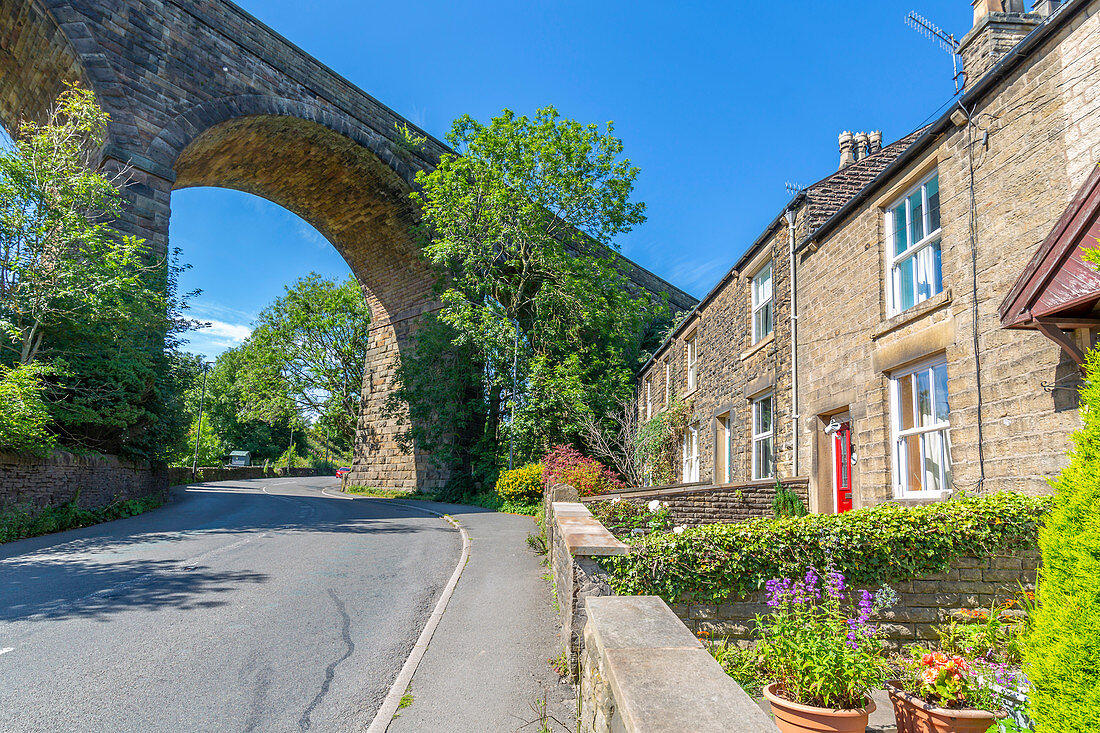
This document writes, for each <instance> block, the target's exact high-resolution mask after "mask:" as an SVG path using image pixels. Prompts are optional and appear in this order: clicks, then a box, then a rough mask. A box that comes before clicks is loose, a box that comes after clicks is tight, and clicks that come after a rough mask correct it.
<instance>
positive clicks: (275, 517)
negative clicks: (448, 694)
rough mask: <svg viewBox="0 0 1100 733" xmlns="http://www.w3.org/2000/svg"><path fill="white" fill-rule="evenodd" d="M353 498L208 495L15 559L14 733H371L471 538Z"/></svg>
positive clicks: (1, 612)
mask: <svg viewBox="0 0 1100 733" xmlns="http://www.w3.org/2000/svg"><path fill="white" fill-rule="evenodd" d="M337 486H338V484H337V482H336V480H335V479H332V478H299V479H258V480H254V481H229V482H222V483H219V484H205V485H202V486H195V487H192V488H189V489H187V490H186V491H184V490H182V489H177V490H175V494H174V496H173V501H172V502H171V503H170V504H168V505H167V506H165V507H163V508H161V509H158V510H156V511H154V512H149V513H147V514H143V515H141V516H138V517H131V518H129V519H124V520H120V521H117V522H111V523H109V524H103V525H99V526H96V527H88V528H85V529H80V530H73V531H70V532H64V533H60V534H55V535H48V536H45V537H37V538H33V539H28V540H22V541H19V542H14V543H10V544H7V545H0V731H31V730H33V731H108V730H109V731H180V730H193V731H305V730H323V731H328V730H361V729H362V728H363V727H365V725H366V724H368V723H369V722H370V720H371V718H372V717H373V714H374V712H375V711H376V710H377V709H378V706H379V705H380V704H381V702H382V699H383V698H384V697H385V694H386V692H387V690H388V688H389V685H390V683H391V681H392V680H393V678H394V677H395V676H396V674H397V672H398V670H399V669H400V668H401V665H402V664H403V663H404V661H405V658H406V657H407V656H408V654H409V651H410V649H411V648H412V646H413V643H414V642H415V641H416V638H417V636H418V635H419V633H420V630H421V629H422V628H423V626H424V624H425V622H426V620H427V617H428V616H429V615H430V613H431V611H432V608H433V607H434V604H435V601H436V599H437V597H438V596H439V593H440V592H441V590H442V588H443V586H444V585H445V584H446V581H447V579H448V577H449V576H450V574H451V573H452V572H453V570H454V565H455V563H456V562H457V560H458V557H459V552H460V549H461V539H460V537H459V534H458V533H457V532H456V531H455V530H454V529H453V528H452V527H451V526H450V525H448V524H447V523H446V522H444V521H443V520H442V519H439V518H438V517H432V516H428V515H426V514H424V513H422V512H418V511H415V510H413V509H408V508H405V507H401V506H397V505H394V504H392V503H386V502H376V501H349V500H348V499H347V498H345V497H340V496H339V495H338V494H330V493H328V492H331V491H332V490H333V489H336V488H337ZM326 488H327V489H328V492H326V491H325V489H326Z"/></svg>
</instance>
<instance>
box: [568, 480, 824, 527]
mask: <svg viewBox="0 0 1100 733" xmlns="http://www.w3.org/2000/svg"><path fill="white" fill-rule="evenodd" d="M783 485H784V486H786V487H787V488H789V489H790V490H791V491H793V492H794V493H796V494H798V495H799V496H800V497H801V498H802V502H803V503H804V504H806V506H809V493H808V492H809V488H808V482H807V481H806V479H795V480H791V481H784V482H783ZM615 497H618V498H620V499H621V500H623V501H630V502H633V503H636V504H644V503H645V502H648V501H651V500H653V499H658V500H660V501H663V502H666V503H667V504H668V511H669V515H670V516H671V518H672V521H673V523H675V524H682V525H684V526H688V527H692V526H695V525H698V524H716V523H719V522H742V521H744V520H746V519H752V518H753V517H770V516H772V500H773V499H774V498H775V481H770V480H769V481H753V482H750V483H745V484H730V485H724V486H709V485H706V486H703V485H699V484H683V485H677V486H663V487H658V488H653V489H635V490H628V491H617V492H614V493H611V494H601V495H600V496H593V497H585V498H584V499H582V501H583V502H584V503H585V504H591V503H594V502H597V501H610V500H611V499H613V498H615Z"/></svg>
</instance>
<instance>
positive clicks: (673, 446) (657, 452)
mask: <svg viewBox="0 0 1100 733" xmlns="http://www.w3.org/2000/svg"><path fill="white" fill-rule="evenodd" d="M693 409H694V405H693V403H692V402H691V401H690V400H689V401H687V402H681V401H680V399H679V398H678V397H673V398H672V400H671V401H670V402H669V404H668V406H667V407H665V409H663V410H661V411H660V412H658V413H657V414H656V415H654V416H653V417H652V418H650V419H649V420H647V421H645V422H644V423H642V425H641V427H639V428H638V453H639V457H640V458H641V463H642V465H643V466H645V467H646V470H647V471H648V474H649V478H650V482H651V483H652V484H653V485H654V486H666V485H668V484H672V483H676V475H677V472H676V464H677V457H678V456H679V451H680V438H681V436H682V435H683V432H684V430H686V429H687V424H688V420H689V419H690V418H691V414H692V411H693Z"/></svg>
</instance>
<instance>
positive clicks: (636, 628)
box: [546, 488, 777, 733]
mask: <svg viewBox="0 0 1100 733" xmlns="http://www.w3.org/2000/svg"><path fill="white" fill-rule="evenodd" d="M546 494H547V496H548V497H549V496H551V495H553V494H557V495H560V494H558V493H557V492H552V491H551V490H550V489H549V488H548V489H547V491H546ZM546 532H547V541H548V544H549V551H550V561H551V575H552V577H553V579H554V590H555V596H556V600H557V602H558V608H559V611H560V614H561V623H562V634H561V643H562V647H563V648H562V651H563V652H565V654H566V655H567V658H568V659H569V672H570V674H571V676H572V678H573V679H574V680H576V681H577V682H578V685H577V725H576V730H577V733H642V732H643V731H666V730H667V731H673V730H676V731H680V730H690V731H694V732H695V733H776V731H777V729H776V728H775V726H774V724H773V723H772V722H771V721H770V720H769V719H768V716H767V715H765V714H764V712H763V711H762V710H761V709H760V708H759V707H758V706H757V705H756V703H755V702H753V700H752V699H751V698H750V697H749V696H748V695H747V694H745V692H744V691H743V690H742V689H741V688H740V687H739V686H738V685H737V683H736V682H734V681H733V679H731V678H730V677H729V675H727V674H726V673H725V671H723V670H722V668H721V666H720V665H719V664H718V662H717V661H715V659H714V658H713V657H712V656H711V655H710V653H709V652H707V650H706V649H705V648H704V647H703V645H702V644H701V643H700V642H699V640H698V639H697V638H696V637H695V636H694V635H693V634H692V633H691V631H690V630H689V629H688V628H687V627H686V626H685V625H684V624H683V623H682V622H681V621H680V620H679V619H678V618H677V617H676V615H675V614H674V613H673V612H672V610H671V609H670V608H669V607H668V605H667V604H666V603H665V602H664V601H662V600H661V599H660V598H657V597H656V596H614V595H611V593H612V592H611V588H610V586H608V585H607V583H606V582H605V581H603V580H602V577H601V575H602V572H601V571H600V568H599V565H598V564H597V562H596V560H595V558H596V557H598V556H608V555H615V554H622V553H624V552H626V551H627V550H628V548H627V547H626V545H624V544H623V543H621V542H619V541H618V540H616V539H615V538H614V537H613V536H612V535H611V533H610V532H608V531H607V529H606V528H604V527H603V525H602V524H600V522H599V521H597V520H596V519H595V518H594V517H593V516H592V514H591V512H589V511H588V509H586V508H585V507H584V505H582V504H580V503H576V502H548V503H547V523H546Z"/></svg>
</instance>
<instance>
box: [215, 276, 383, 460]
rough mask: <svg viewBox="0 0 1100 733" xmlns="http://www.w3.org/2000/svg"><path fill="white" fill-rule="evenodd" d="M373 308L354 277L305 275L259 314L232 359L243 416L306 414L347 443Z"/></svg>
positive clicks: (283, 418) (277, 418) (285, 418)
mask: <svg viewBox="0 0 1100 733" xmlns="http://www.w3.org/2000/svg"><path fill="white" fill-rule="evenodd" d="M369 325H370V308H369V307H368V306H367V302H366V299H365V298H364V297H363V291H362V288H361V287H360V286H359V283H358V282H357V281H356V280H355V278H354V277H349V278H348V279H347V280H345V281H344V282H336V281H335V280H331V279H328V278H323V277H321V276H320V275H317V274H315V273H313V274H310V275H309V276H308V277H304V278H302V279H300V280H298V281H297V282H296V283H294V284H293V285H292V286H289V287H287V289H286V294H285V295H284V296H283V297H281V298H279V299H278V300H276V301H275V302H274V303H273V304H271V305H270V306H268V307H267V308H265V309H264V310H263V312H262V313H260V317H259V320H258V323H257V326H256V329H255V330H254V331H253V333H252V335H251V336H250V337H249V339H248V340H247V341H246V342H245V344H244V345H243V347H242V359H241V361H240V362H238V363H237V365H236V369H237V372H236V379H237V381H238V383H239V385H240V393H239V394H240V398H241V401H242V407H243V409H242V410H241V414H242V415H243V416H245V417H247V418H249V419H253V420H261V421H263V422H266V423H268V424H271V425H276V424H289V423H290V422H291V421H292V420H293V419H294V418H295V417H297V416H306V417H308V418H309V419H310V420H311V421H312V422H315V423H316V425H317V427H318V429H319V430H320V431H321V432H322V433H323V434H324V435H325V437H326V438H328V439H329V440H330V441H332V442H333V443H334V444H336V445H337V446H339V447H340V448H342V449H345V448H348V447H350V446H351V444H352V441H353V440H354V438H355V427H356V422H357V420H358V416H359V402H360V399H361V395H362V390H363V370H364V366H365V364H366V359H367V336H368V328H369Z"/></svg>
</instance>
